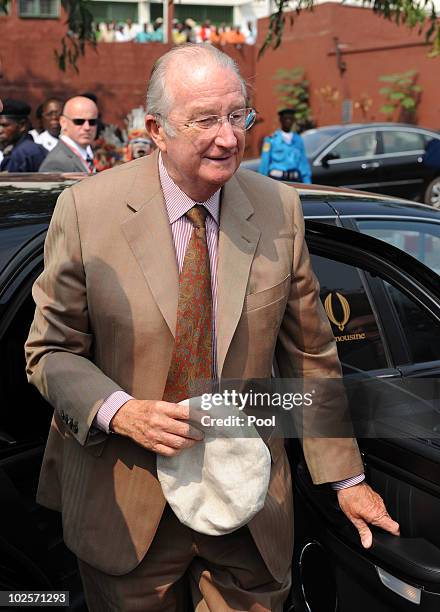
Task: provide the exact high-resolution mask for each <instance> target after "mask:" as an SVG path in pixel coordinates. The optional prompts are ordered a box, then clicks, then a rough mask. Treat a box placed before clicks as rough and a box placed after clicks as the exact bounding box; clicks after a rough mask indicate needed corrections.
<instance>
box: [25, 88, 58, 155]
mask: <svg viewBox="0 0 440 612" xmlns="http://www.w3.org/2000/svg"><path fill="white" fill-rule="evenodd" d="M62 110H63V105H62V103H61V102H60V100H57V99H56V98H50V99H49V100H46V102H45V103H44V104H43V114H42V118H43V127H44V131H43V132H41V134H37V135H36V136H35V135H32V137H33V139H34V140H35V142H36V143H37V144H40V145H43V147H44V148H45V149H47V150H48V151H52V149H54V148H55V147H56V146H57V144H58V137H59V135H60V131H61V125H60V117H61V112H62Z"/></svg>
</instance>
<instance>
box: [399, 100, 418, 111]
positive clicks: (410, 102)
mask: <svg viewBox="0 0 440 612" xmlns="http://www.w3.org/2000/svg"><path fill="white" fill-rule="evenodd" d="M401 105H402V106H403V108H406V109H407V110H412V109H415V108H416V106H417V105H416V103H415V101H414V100H413V99H412V98H405V99H404V100H402V102H401Z"/></svg>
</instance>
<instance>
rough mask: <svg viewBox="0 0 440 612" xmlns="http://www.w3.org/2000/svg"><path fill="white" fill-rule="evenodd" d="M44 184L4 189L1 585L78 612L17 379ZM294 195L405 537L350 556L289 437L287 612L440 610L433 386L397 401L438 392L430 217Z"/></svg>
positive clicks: (434, 216)
mask: <svg viewBox="0 0 440 612" xmlns="http://www.w3.org/2000/svg"><path fill="white" fill-rule="evenodd" d="M49 178H50V177H49ZM43 179H44V182H41V180H42V179H41V175H40V176H39V177H37V178H36V177H33V176H31V177H24V176H21V177H19V180H18V179H17V181H14V177H12V176H9V177H1V178H0V391H1V397H2V408H3V409H2V410H1V412H0V477H1V483H2V486H1V488H0V496H1V497H0V499H1V507H2V519H3V520H2V522H1V526H0V559H1V560H2V562H1V563H0V587H1V590H8V589H10V590H14V589H29V588H30V589H48V588H58V589H64V590H69V591H70V593H71V604H72V608H74V609H81V607H82V606H84V603H83V601H82V596H81V588H80V582H79V577H78V572H77V568H76V562H75V559H74V557H73V555H71V554H70V553H69V551H67V550H66V548H65V546H64V544H63V540H62V529H61V522H60V517H59V515H58V514H57V513H55V512H51V511H49V510H47V509H45V508H42V507H40V506H39V505H37V504H36V502H35V491H36V484H37V479H38V472H39V467H40V463H41V459H42V454H43V450H44V445H45V439H46V434H47V430H48V425H49V421H50V418H51V414H52V408H51V407H50V406H49V405H48V404H47V403H46V402H45V401H44V400H43V399H42V398H41V396H40V395H39V394H38V392H37V391H36V390H35V389H34V387H31V386H30V385H28V384H27V382H26V378H25V374H24V367H25V366H24V354H23V344H24V342H25V339H26V337H27V334H28V329H29V325H30V322H31V320H32V317H33V310H34V305H33V300H32V296H31V287H32V284H33V282H34V280H35V278H36V277H37V275H38V274H39V273H40V272H41V270H42V267H43V244H44V238H45V235H46V231H47V226H48V223H49V220H50V216H51V212H52V209H53V206H54V203H55V199H56V197H57V195H58V194H59V192H60V191H61V189H62V188H63V187H65V186H66V182H63V181H59V180H55V178H54V179H53V181H48V180H47V177H43ZM37 181H40V182H37ZM300 193H301V198H302V202H303V207H304V212H305V216H306V218H307V221H306V228H307V241H308V245H309V249H310V252H311V254H312V258H313V265H314V269H315V271H316V274H317V276H318V278H319V280H320V283H321V298H322V301H323V303H324V307H325V309H326V312H327V314H328V316H329V319H330V321H331V324H332V327H333V330H334V333H335V336H336V339H337V342H338V348H339V354H340V358H341V361H342V364H343V369H344V375H345V379H344V380H345V381H346V383H347V388H348V391H349V392H350V393H351V395H350V396H349V399H350V405H351V407H352V409H353V414H354V415H355V417H356V418H355V419H354V423H355V428H356V433H357V434H358V435H360V436H363V435H365V438H364V439H362V438H360V440H359V442H360V446H361V449H362V452H363V454H364V461H365V469H366V472H367V477H368V479H369V481H370V482H371V483H372V485H373V486H374V487H375V488H376V489H377V490H378V491H379V492H380V494H381V495H382V496H383V497H384V499H385V501H386V503H387V506H388V508H389V511H390V513H391V514H392V515H393V516H395V517H396V518H397V519H398V520H399V521H400V523H401V526H402V537H401V538H400V539H399V540H397V539H393V538H392V536H387V535H386V534H384V533H378V534H375V540H374V546H373V548H372V549H371V550H369V551H365V550H363V549H361V547H360V544H359V541H358V538H357V535H356V533H354V530H353V528H352V527H351V525H350V524H349V523H348V521H347V520H346V519H345V518H344V517H343V515H342V513H341V512H340V511H339V510H338V508H337V505H336V498H335V494H334V493H333V492H332V491H331V490H330V489H329V487H328V486H321V487H316V486H313V485H312V484H311V483H310V480H309V476H308V472H307V469H306V468H305V466H304V464H303V461H302V457H301V452H300V450H299V446H298V444H297V443H296V441H295V440H293V439H292V440H289V441H287V448H288V452H289V458H290V459H291V462H292V469H293V473H294V481H295V495H296V496H297V497H298V498H299V503H297V504H296V524H295V530H296V555H297V557H296V558H295V560H294V566H293V567H294V569H293V572H294V581H293V582H294V588H293V590H292V594H291V603H292V604H293V605H294V606H295V610H304V611H305V610H313V612H324V611H327V610H340V611H350V612H351V611H352V610H354V609H356V610H359V611H360V612H362V611H363V610H365V611H366V610H368V611H371V610H374V611H375V612H376V611H378V612H382V611H383V612H385V610H386V611H389V610H407V609H412V606H414V603H411V602H417V601H418V600H419V599H420V602H419V609H420V610H422V611H423V612H425V611H429V610H438V609H439V606H440V603H439V602H440V531H439V529H438V527H437V522H438V521H437V519H438V516H439V513H440V443H439V441H438V432H439V431H440V413H438V412H437V411H436V407H437V403H438V400H437V399H436V398H437V397H440V394H438V390H437V388H434V391H433V393H432V395H433V396H434V400H433V398H432V397H422V398H420V393H419V391H418V390H417V389H415V390H414V389H410V395H408V394H407V393H405V391H406V390H405V389H403V390H402V387H401V385H402V384H403V383H405V384H416V383H418V382H420V383H421V384H425V382H426V381H432V385H434V387H435V384H436V380H437V377H438V376H439V374H440V348H439V347H440V282H439V280H440V279H439V276H438V275H437V273H436V272H435V270H439V269H440V265H439V264H438V259H437V258H438V257H440V255H437V252H440V251H439V249H438V248H437V247H436V244H437V242H436V241H437V240H439V236H440V233H439V232H440V211H436V210H434V209H432V208H431V207H427V206H422V205H417V204H412V203H410V202H405V201H401V200H396V199H392V198H388V199H387V198H383V197H378V196H374V195H371V194H367V193H356V192H350V191H348V190H342V189H324V188H314V187H309V188H307V187H300ZM268 205H270V203H268ZM361 232H365V233H364V234H363V233H361ZM367 233H369V234H372V235H380V236H381V237H382V238H384V240H377V239H375V238H374V237H372V236H369V235H366V234H367ZM402 236H403V238H402ZM398 241H401V242H400V243H398ZM402 241H403V242H402ZM393 243H395V244H397V243H398V246H400V247H402V249H403V250H401V249H397V248H396V247H393V246H392V244H393ZM408 252H410V253H413V254H414V255H416V257H417V258H418V259H416V258H413V257H410V256H409V255H408V254H407V253H408ZM422 379H423V380H422ZM350 385H351V386H350ZM353 385H354V386H353ZM359 385H363V386H362V387H361V391H360V392H359ZM390 389H391V391H392V397H393V399H396V398H397V400H396V402H395V404H394V403H393V402H391V407H392V410H394V412H395V414H393V415H391V416H394V420H391V423H390V421H389V419H388V420H387V421H386V422H385V424H384V423H383V422H382V421H381V420H380V419H381V418H382V415H379V417H380V418H378V417H377V412H376V411H377V407H378V406H379V407H382V405H383V404H384V403H386V401H388V400H387V394H388V395H389V392H390ZM431 391H432V389H431ZM360 393H363V394H364V395H363V396H362V397H360V395H359V394H360ZM402 393H403V399H402V397H401V394H402ZM436 393H437V394H436ZM408 398H409V399H408ZM367 399H368V402H367ZM436 402H437V403H436ZM420 405H421V406H422V408H423V409H422V410H418V408H419V406H420ZM364 406H367V409H368V411H371V414H369V415H368V416H372V417H374V418H371V419H367V427H371V426H375V427H379V426H380V433H381V434H382V435H381V437H379V436H377V435H376V436H374V435H367V434H370V433H371V432H369V431H366V430H365V423H364V422H363V416H364V415H363V414H362V411H363V408H364ZM389 406H390V402H389V401H388V403H387V408H389ZM415 408H417V410H416V409H415ZM400 410H401V411H402V412H401V413H400V412H399V411H400ZM396 415H397V424H396ZM359 416H360V417H361V418H358V417H359ZM419 417H420V418H419ZM382 420H383V419H382ZM372 424H373V425H372ZM393 427H394V430H395V429H396V428H397V429H399V428H400V429H399V435H395V436H393V435H388V433H389V431H390V428H391V429H392V428H393ZM394 430H393V431H394ZM402 431H403V433H402ZM384 434H386V435H384ZM405 596H408V597H410V598H412V599H410V601H408V599H405Z"/></svg>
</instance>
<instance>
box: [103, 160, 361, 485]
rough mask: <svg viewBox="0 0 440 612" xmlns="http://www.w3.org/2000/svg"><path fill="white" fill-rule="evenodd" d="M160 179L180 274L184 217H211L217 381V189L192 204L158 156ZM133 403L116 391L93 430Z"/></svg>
mask: <svg viewBox="0 0 440 612" xmlns="http://www.w3.org/2000/svg"><path fill="white" fill-rule="evenodd" d="M159 178H160V183H161V187H162V191H163V195H164V200H165V207H166V211H167V214H168V218H169V220H170V225H171V232H172V235H173V242H174V248H175V250H176V259H177V265H178V268H179V272H180V271H181V270H182V267H183V260H184V258H185V252H186V247H187V246H188V243H189V241H190V239H191V233H192V229H193V226H192V224H191V221H189V219H187V218H186V216H185V214H186V213H187V212H188V210H189V209H190V208H192V207H193V206H195V205H196V204H200V205H202V206H205V207H206V209H207V210H208V212H209V213H210V214H209V215H207V217H206V222H205V223H206V237H207V243H208V252H209V260H210V269H211V290H212V311H213V322H212V329H213V347H212V351H213V378H216V377H217V351H216V346H217V337H216V318H217V261H218V230H219V224H220V189H219V190H218V191H216V192H215V193H214V195H212V196H211V197H210V198H209V199H208V200H207V201H206V202H195V201H194V200H192V199H191V198H190V197H189V196H187V195H186V193H184V192H183V191H182V190H181V189H180V188H179V187H178V186H177V185H176V184H175V183H174V181H173V180H172V179H171V177H170V176H169V174H168V172H167V170H166V168H165V166H164V164H163V161H162V156H161V155H159ZM131 399H133V397H132V396H131V395H129V394H128V393H125V391H115V392H114V393H112V395H110V396H109V397H108V398H107V399H106V400H105V401H104V402H103V404H102V406H101V407H100V409H99V410H98V412H97V414H96V417H95V420H94V422H93V424H94V426H95V427H97V428H98V429H101V430H102V431H105V432H106V433H111V430H110V422H111V420H112V418H113V417H114V415H115V414H116V412H117V411H118V410H119V408H121V407H122V406H123V405H124V404H125V403H126V402H128V401H129V400H131ZM364 478H365V476H364V474H360V475H359V476H355V477H353V478H349V479H347V480H342V481H340V482H335V483H332V487H333V489H335V490H338V489H344V488H346V487H350V486H353V485H355V484H358V483H360V482H362V481H363V480H364Z"/></svg>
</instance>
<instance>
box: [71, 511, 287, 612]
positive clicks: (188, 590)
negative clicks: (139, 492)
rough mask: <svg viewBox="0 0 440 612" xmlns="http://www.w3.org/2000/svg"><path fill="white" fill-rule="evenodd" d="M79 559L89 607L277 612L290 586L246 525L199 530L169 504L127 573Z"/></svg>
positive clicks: (95, 610) (97, 611) (98, 611)
mask: <svg viewBox="0 0 440 612" xmlns="http://www.w3.org/2000/svg"><path fill="white" fill-rule="evenodd" d="M109 537H111V533H109ZM78 563H79V568H80V572H81V577H82V581H83V586H84V592H85V596H86V601H87V605H88V608H89V611H90V612H116V611H117V612H140V611H142V612H147V611H148V612H156V611H159V610H160V611H161V612H187V611H188V612H189V610H195V611H196V612H232V611H235V610H239V611H246V612H267V611H274V612H281V611H282V609H283V602H284V601H285V600H286V598H287V595H288V593H289V588H290V572H288V575H287V576H286V579H285V581H284V583H283V584H280V583H278V582H277V581H275V580H274V578H273V577H272V575H271V574H270V573H269V571H268V569H267V567H266V565H265V563H264V561H263V559H262V557H261V555H260V553H259V552H258V549H257V547H256V545H255V543H254V541H253V539H252V536H251V534H250V532H249V529H248V528H247V527H242V528H241V529H238V530H237V531H234V532H233V533H230V534H227V535H224V536H208V535H203V534H200V533H197V532H195V531H193V530H192V529H189V528H188V527H186V526H184V525H182V524H181V523H180V522H179V520H178V519H177V518H176V516H175V515H174V513H173V511H172V510H171V508H170V507H169V506H168V505H167V506H166V508H165V511H164V514H163V516H162V519H161V522H160V524H159V527H158V530H157V532H156V535H155V537H154V540H153V542H152V544H151V546H150V548H149V550H148V552H147V554H146V555H145V557H144V558H143V560H142V561H141V563H140V564H139V565H138V566H137V567H136V568H135V569H134V570H132V571H131V572H130V573H128V574H125V575H122V576H111V575H109V574H105V573H103V572H101V571H99V570H97V569H95V568H93V567H91V566H90V565H88V564H86V563H84V562H83V561H81V560H78ZM191 599H192V602H193V605H192V606H191V604H190V603H189V602H190V601H191Z"/></svg>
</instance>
